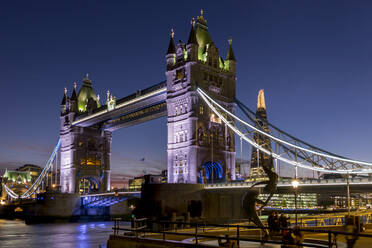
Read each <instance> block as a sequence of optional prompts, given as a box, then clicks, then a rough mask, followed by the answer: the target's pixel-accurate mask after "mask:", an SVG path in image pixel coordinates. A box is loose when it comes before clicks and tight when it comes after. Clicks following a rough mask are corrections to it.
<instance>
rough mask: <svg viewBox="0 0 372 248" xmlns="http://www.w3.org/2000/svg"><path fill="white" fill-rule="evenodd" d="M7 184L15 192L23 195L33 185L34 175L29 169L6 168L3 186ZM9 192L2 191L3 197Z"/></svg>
mask: <svg viewBox="0 0 372 248" xmlns="http://www.w3.org/2000/svg"><path fill="white" fill-rule="evenodd" d="M3 184H4V185H6V186H7V187H8V188H9V189H11V190H12V191H13V192H14V193H16V194H18V195H22V194H23V193H24V192H26V190H27V189H28V188H29V187H30V186H31V185H32V177H31V174H30V172H29V171H12V170H5V173H4V175H3V176H2V184H1V185H2V186H3ZM6 196H7V193H6V192H5V190H3V191H2V195H1V198H2V199H5V198H6Z"/></svg>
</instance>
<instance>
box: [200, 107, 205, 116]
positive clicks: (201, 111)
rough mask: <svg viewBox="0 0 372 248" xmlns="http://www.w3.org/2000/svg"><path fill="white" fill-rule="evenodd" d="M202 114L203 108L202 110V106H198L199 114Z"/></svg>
mask: <svg viewBox="0 0 372 248" xmlns="http://www.w3.org/2000/svg"><path fill="white" fill-rule="evenodd" d="M203 113H204V108H203V106H200V107H199V114H201V115H203Z"/></svg>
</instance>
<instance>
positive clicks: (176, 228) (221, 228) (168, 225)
mask: <svg viewBox="0 0 372 248" xmlns="http://www.w3.org/2000/svg"><path fill="white" fill-rule="evenodd" d="M120 221H121V220H120V219H116V220H115V225H114V227H113V232H114V235H115V236H120V235H121V234H120V232H121V231H124V232H123V235H124V236H133V234H134V236H135V237H136V238H139V237H140V238H146V236H147V237H148V238H149V237H151V238H152V239H162V240H163V241H164V242H165V241H168V240H167V239H166V238H167V235H172V236H183V237H184V238H186V237H191V238H192V241H193V242H194V243H195V244H198V243H200V240H201V239H202V238H203V239H205V238H207V239H215V240H216V239H217V240H218V243H219V244H222V243H225V244H226V243H227V242H230V244H232V243H234V244H235V245H236V246H237V247H240V243H241V242H242V241H248V242H256V243H269V244H280V245H285V244H288V243H286V241H285V239H281V235H282V234H283V233H285V232H289V233H293V231H294V229H293V228H278V229H277V230H276V233H274V232H273V231H272V230H271V231H272V233H270V236H268V235H266V234H268V232H269V231H270V228H269V227H257V226H252V225H239V224H206V223H200V222H193V223H190V222H172V221H151V220H147V224H145V225H142V227H141V228H137V227H135V226H134V227H131V228H128V227H123V226H122V225H121V224H120ZM126 225H127V223H126ZM147 227H149V228H147ZM296 231H299V232H301V233H302V234H303V236H304V238H303V242H301V243H299V244H297V247H303V246H306V247H333V246H334V245H335V244H337V237H340V236H346V238H347V239H349V238H350V239H351V238H352V239H355V240H357V239H358V238H360V237H364V238H372V235H371V234H364V233H360V232H344V231H332V230H322V229H314V228H311V229H309V228H296ZM216 232H217V233H219V235H215V234H213V233H216ZM311 234H327V240H316V239H312V238H311V237H310V238H309V236H310V235H311ZM252 236H253V237H252ZM306 236H308V238H306ZM168 237H169V236H168ZM269 237H270V238H269ZM371 241H372V239H371Z"/></svg>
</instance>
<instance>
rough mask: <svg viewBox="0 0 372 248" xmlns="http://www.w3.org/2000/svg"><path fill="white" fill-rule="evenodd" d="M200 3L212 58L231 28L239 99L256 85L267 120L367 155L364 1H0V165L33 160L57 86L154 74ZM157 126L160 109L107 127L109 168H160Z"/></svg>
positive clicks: (368, 36)
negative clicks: (148, 117) (132, 122)
mask: <svg viewBox="0 0 372 248" xmlns="http://www.w3.org/2000/svg"><path fill="white" fill-rule="evenodd" d="M201 8H203V9H204V10H205V11H204V16H205V18H206V19H207V20H208V25H209V30H210V33H211V36H212V39H213V40H214V43H215V44H216V46H217V47H218V48H219V49H220V53H221V55H222V57H225V56H226V52H227V44H228V43H227V39H228V38H229V37H230V36H231V37H232V38H233V49H234V52H235V56H236V59H237V97H238V98H239V99H240V100H241V101H243V102H245V103H246V104H247V105H248V106H250V107H251V108H253V109H254V108H255V105H256V99H257V93H258V90H259V89H264V90H265V96H266V104H267V108H268V110H267V111H268V118H269V121H270V122H272V123H274V124H275V125H277V126H278V127H280V128H281V129H283V130H285V131H287V132H289V133H291V134H292V135H294V136H296V137H298V138H301V139H303V140H305V141H307V142H309V143H311V144H313V145H316V146H319V147H321V148H324V149H327V150H329V151H331V152H334V153H336V154H341V155H344V156H347V157H351V158H355V159H361V160H367V161H368V160H369V161H372V152H371V146H372V140H371V137H372V125H371V123H372V115H371V112H372V111H371V107H372V97H371V93H372V70H371V68H372V14H371V13H372V2H371V1H341V0H337V1H332V0H329V1H323V0H312V1H310V0H308V1H299V0H293V1H290V0H288V1H276V0H273V1H263V0H256V1H93V0H89V1H7V2H5V1H3V2H1V4H0V86H1V88H0V94H1V95H0V106H2V107H1V110H2V113H1V116H2V117H1V121H0V130H1V134H0V168H5V167H8V168H14V167H15V166H19V165H22V164H24V163H33V164H38V165H42V166H44V163H45V162H46V160H47V158H48V155H49V154H50V152H51V151H52V149H53V147H54V145H55V143H56V142H57V140H58V135H59V114H60V102H61V99H62V95H63V88H64V87H68V89H69V90H70V93H71V90H72V84H73V82H74V81H77V82H78V85H79V86H80V85H81V81H82V79H83V77H84V75H85V73H89V75H90V78H91V79H92V81H93V86H94V89H95V91H96V93H98V94H100V95H101V99H102V100H105V92H106V90H108V89H109V90H110V91H111V92H112V93H113V94H114V95H116V96H117V97H118V98H121V97H124V96H126V95H128V94H131V93H133V92H135V91H136V90H137V89H141V88H146V87H148V86H151V85H152V84H155V83H158V82H160V81H162V80H164V79H165V52H166V49H167V46H168V42H169V30H170V28H174V29H175V39H176V40H179V39H181V40H183V41H186V40H187V37H188V33H189V30H190V20H191V18H192V17H193V16H194V17H195V16H197V15H200V9H201ZM166 135H167V133H166V118H161V119H158V120H155V121H151V122H148V123H144V124H141V125H138V126H135V127H130V128H126V129H120V130H118V131H116V132H115V133H114V134H113V142H112V162H111V164H112V170H113V171H114V172H116V173H121V174H129V175H139V174H143V170H146V172H157V171H159V170H161V169H166ZM244 149H246V158H247V159H249V157H250V156H249V149H248V147H245V148H244ZM142 158H145V161H141V159H142Z"/></svg>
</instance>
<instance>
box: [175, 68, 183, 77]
mask: <svg viewBox="0 0 372 248" xmlns="http://www.w3.org/2000/svg"><path fill="white" fill-rule="evenodd" d="M182 78H183V70H182V69H181V70H177V75H176V79H182Z"/></svg>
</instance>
